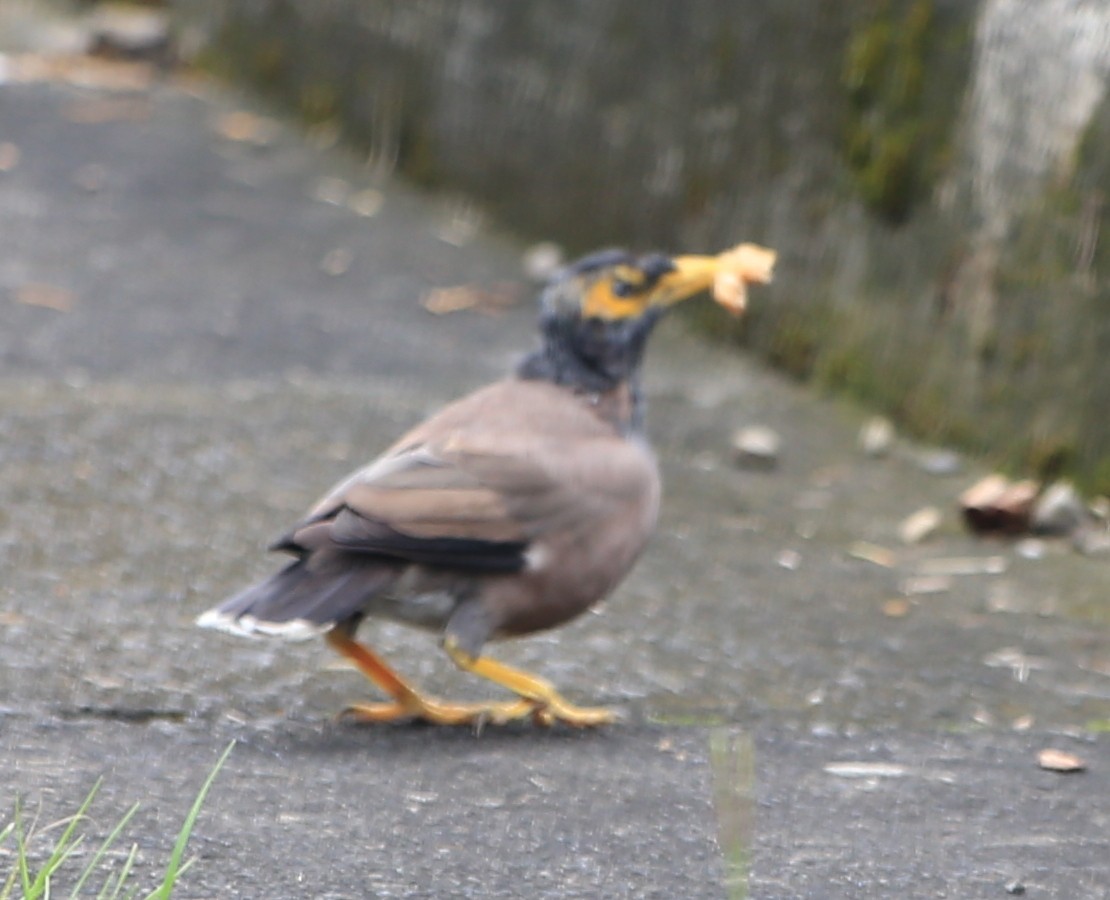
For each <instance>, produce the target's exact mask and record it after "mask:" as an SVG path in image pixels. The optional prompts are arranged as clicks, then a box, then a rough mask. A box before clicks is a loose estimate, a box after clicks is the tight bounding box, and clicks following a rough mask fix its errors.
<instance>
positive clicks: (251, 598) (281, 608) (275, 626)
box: [197, 557, 396, 640]
mask: <svg viewBox="0 0 1110 900" xmlns="http://www.w3.org/2000/svg"><path fill="white" fill-rule="evenodd" d="M313 562H315V561H313V560H311V559H310V558H308V557H306V558H303V559H298V560H295V561H294V562H292V563H290V564H289V565H287V566H286V567H285V568H284V569H281V570H280V571H278V572H275V573H274V574H273V575H271V576H270V577H269V578H267V579H266V580H264V581H261V582H259V583H258V584H255V585H252V586H251V587H248V588H246V589H245V590H243V591H240V592H239V593H238V594H236V595H235V596H233V597H231V598H229V599H228V600H225V601H224V602H223V603H221V604H220V605H219V606H217V607H215V608H214V609H210V610H208V612H206V613H204V614H203V615H201V616H200V618H198V619H197V624H198V625H200V626H201V627H202V628H216V629H219V630H221V631H229V632H232V633H234V634H248V635H250V634H269V635H278V636H281V637H285V638H290V639H294V640H296V639H303V638H308V637H312V636H313V635H317V634H321V633H323V632H325V631H328V630H329V629H331V628H332V627H334V626H335V625H336V624H337V623H339V622H342V621H344V620H345V619H349V618H351V617H352V616H355V615H357V614H358V613H359V612H360V611H361V610H362V609H363V607H364V606H365V605H366V603H367V602H368V601H369V600H370V599H371V598H373V597H374V595H376V594H378V593H379V592H380V591H381V590H382V589H383V588H384V587H385V586H386V585H388V584H389V582H391V581H392V580H393V579H394V578H395V577H396V573H395V570H394V569H393V568H392V567H390V566H385V565H382V564H381V563H380V562H373V563H372V562H368V561H367V562H363V561H360V560H358V559H357V558H349V557H348V558H346V559H344V560H343V563H344V564H343V565H336V566H330V567H321V566H319V565H313V564H312V563H313Z"/></svg>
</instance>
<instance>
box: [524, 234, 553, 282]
mask: <svg viewBox="0 0 1110 900" xmlns="http://www.w3.org/2000/svg"><path fill="white" fill-rule="evenodd" d="M563 261H564V254H563V248H562V247H560V246H559V245H558V244H556V243H554V242H553V241H540V243H538V244H533V245H532V246H531V247H529V248H528V249H527V250H525V251H524V256H523V258H522V259H521V261H520V262H521V268H522V269H523V270H524V274H525V275H526V276H527V277H528V279H529V280H530V281H533V282H535V283H536V284H543V283H544V282H545V281H547V280H548V279H549V278H550V277H551V276H552V275H554V274H555V272H556V270H557V269H558V268H559V266H561V265H562V264H563Z"/></svg>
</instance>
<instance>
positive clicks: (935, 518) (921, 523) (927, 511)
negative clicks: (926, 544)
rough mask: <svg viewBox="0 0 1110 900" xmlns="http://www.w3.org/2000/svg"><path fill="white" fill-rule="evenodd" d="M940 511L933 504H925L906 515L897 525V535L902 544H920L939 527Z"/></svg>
mask: <svg viewBox="0 0 1110 900" xmlns="http://www.w3.org/2000/svg"><path fill="white" fill-rule="evenodd" d="M942 518H943V517H942V516H941V512H940V510H939V509H937V508H936V507H935V506H926V507H923V508H922V509H919V510H918V511H917V512H915V513H913V514H911V515H909V516H907V517H906V518H905V519H904V520H903V521H902V524H901V525H899V526H898V536H899V537H900V538H901V539H902V543H903V544H920V543H921V542H922V541H923V540H925V539H926V538H927V537H929V536H930V535H932V534H934V533H935V532H936V530H937V529H938V528H939V527H940V523H941V520H942Z"/></svg>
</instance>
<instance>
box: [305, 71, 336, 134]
mask: <svg viewBox="0 0 1110 900" xmlns="http://www.w3.org/2000/svg"><path fill="white" fill-rule="evenodd" d="M337 104H338V95H337V93H336V88H335V86H334V85H333V84H332V83H331V82H330V81H324V80H318V81H312V82H309V83H308V84H305V85H304V86H303V87H302V88H301V89H300V93H299V94H298V96H297V107H298V109H299V110H300V113H301V115H302V116H304V118H305V119H306V120H307V121H308V122H309V123H311V124H318V123H320V122H326V121H328V120H330V119H334V118H335V114H336V106H337Z"/></svg>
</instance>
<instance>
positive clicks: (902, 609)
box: [882, 597, 910, 619]
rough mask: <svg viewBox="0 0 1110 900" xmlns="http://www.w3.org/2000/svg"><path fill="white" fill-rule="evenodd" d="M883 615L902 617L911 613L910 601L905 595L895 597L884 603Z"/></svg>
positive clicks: (893, 617)
mask: <svg viewBox="0 0 1110 900" xmlns="http://www.w3.org/2000/svg"><path fill="white" fill-rule="evenodd" d="M882 609H883V615H884V616H890V617H891V618H892V619H901V618H903V617H904V616H906V615H908V614H909V611H910V601H909V600H907V599H905V598H904V597H893V598H891V599H890V600H886V601H884V603H883V607H882Z"/></svg>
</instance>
